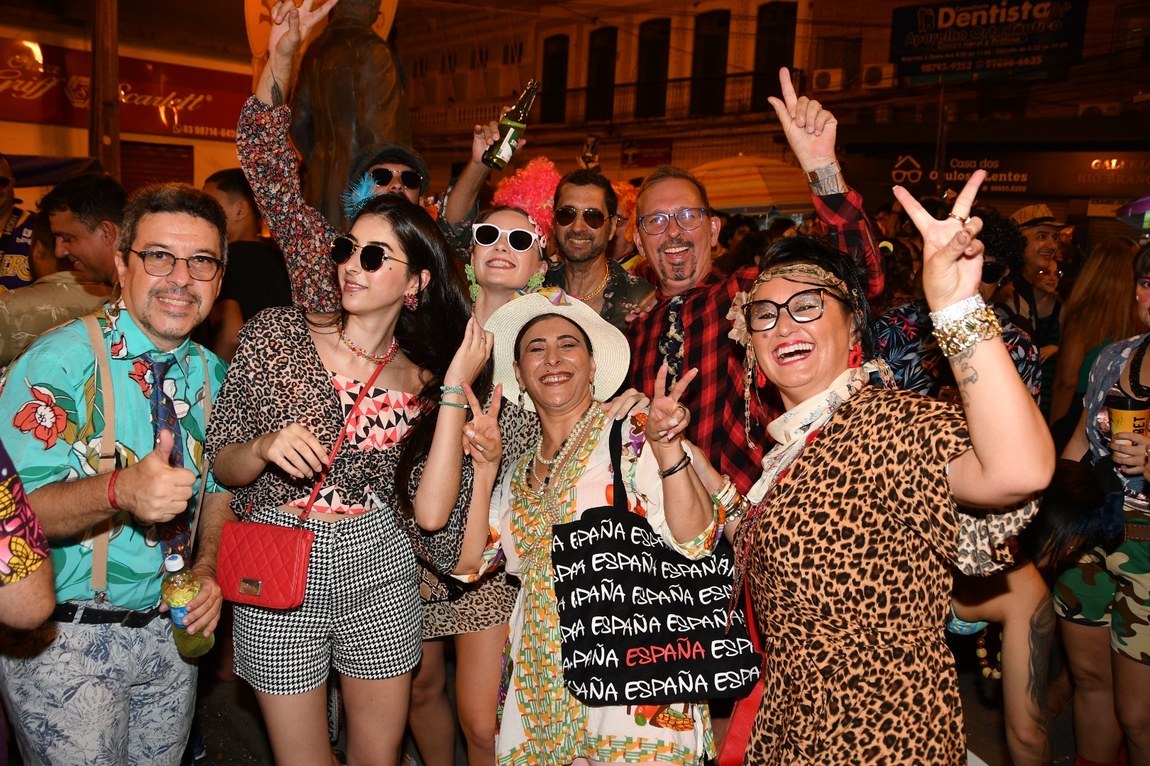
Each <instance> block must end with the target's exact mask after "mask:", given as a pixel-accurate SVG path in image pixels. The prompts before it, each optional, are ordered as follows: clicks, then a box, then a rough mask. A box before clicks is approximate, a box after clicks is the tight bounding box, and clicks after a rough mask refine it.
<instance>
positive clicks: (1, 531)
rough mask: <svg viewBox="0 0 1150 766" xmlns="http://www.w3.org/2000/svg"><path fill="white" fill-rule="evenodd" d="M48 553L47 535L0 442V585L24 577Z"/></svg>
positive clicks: (46, 558) (42, 562)
mask: <svg viewBox="0 0 1150 766" xmlns="http://www.w3.org/2000/svg"><path fill="white" fill-rule="evenodd" d="M48 555H49V551H48V538H47V537H45V536H44V530H43V528H42V527H41V526H40V520H39V519H38V518H36V514H34V513H33V512H32V506H30V505H29V504H28V496H27V495H26V494H25V492H24V485H23V484H22V483H21V482H20V476H19V475H18V474H17V473H16V468H15V467H14V466H13V465H12V459H11V458H10V457H8V452H7V451H6V450H5V449H4V446H3V445H2V444H0V585H11V584H12V583H15V582H19V581H20V580H23V579H24V578H25V577H27V576H28V575H30V574H32V573H33V572H35V571H36V570H37V569H39V568H40V567H41V566H43V564H44V562H45V561H47V560H48Z"/></svg>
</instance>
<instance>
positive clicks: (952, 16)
mask: <svg viewBox="0 0 1150 766" xmlns="http://www.w3.org/2000/svg"><path fill="white" fill-rule="evenodd" d="M1052 6H1053V3H1031V2H1029V0H1027V2H1024V3H1022V4H1021V5H1014V6H1012V5H1010V4H1009V3H1007V2H1005V0H1004V2H1001V3H998V4H997V5H966V6H953V5H940V6H939V7H938V11H937V19H938V22H937V23H938V28H939V29H950V28H951V27H958V28H960V29H965V28H967V27H972V26H973V27H985V26H990V25H992V24H1015V23H1017V22H1020V21H1041V20H1044V19H1048V18H1050V16H1051V7H1052Z"/></svg>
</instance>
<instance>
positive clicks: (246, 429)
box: [207, 195, 487, 766]
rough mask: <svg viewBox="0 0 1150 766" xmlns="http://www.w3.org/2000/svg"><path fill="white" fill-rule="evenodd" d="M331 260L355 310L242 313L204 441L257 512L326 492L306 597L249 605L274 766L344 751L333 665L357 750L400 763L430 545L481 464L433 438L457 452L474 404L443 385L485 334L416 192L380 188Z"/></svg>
mask: <svg viewBox="0 0 1150 766" xmlns="http://www.w3.org/2000/svg"><path fill="white" fill-rule="evenodd" d="M331 257H332V260H333V261H334V262H335V264H336V272H337V275H338V278H339V284H340V287H341V289H342V306H341V309H340V310H339V311H336V312H329V313H323V314H315V313H311V314H307V313H304V311H303V310H302V309H300V308H298V307H285V308H277V309H269V310H267V311H264V312H261V313H260V314H259V315H257V316H256V317H255V318H254V319H253V320H252V321H251V322H249V323H248V324H247V325H245V327H244V329H243V330H242V331H241V334H240V346H239V349H238V351H237V352H236V356H235V359H234V361H233V363H232V366H231V368H230V370H229V374H228V377H227V379H226V380H225V382H224V385H223V387H222V389H221V391H220V395H219V400H218V402H217V404H216V409H215V417H214V418H213V421H212V427H211V429H210V430H209V434H208V446H207V449H208V452H209V454H210V455H212V458H213V459H214V468H215V471H216V473H217V476H218V477H219V479H220V481H221V482H223V483H225V484H227V485H229V486H231V487H234V488H235V495H234V503H233V510H235V511H236V513H237V514H238V515H240V516H243V517H246V518H251V519H253V520H255V521H259V522H263V523H266V524H275V525H279V526H293V525H295V524H297V523H298V520H297V517H298V516H299V515H300V513H301V510H302V509H303V508H304V507H305V506H306V505H307V504H308V498H309V495H310V494H312V493H313V486H314V485H315V484H316V483H317V480H318V483H319V486H320V491H319V494H318V499H317V500H316V502H315V504H314V505H313V506H312V511H311V514H310V517H309V518H308V519H307V521H306V522H304V526H305V527H306V528H308V529H311V530H312V531H314V532H315V534H316V540H315V543H314V545H313V547H312V556H311V563H310V565H309V569H308V575H307V577H308V582H307V591H306V595H305V599H304V603H303V605H302V606H301V607H299V608H298V609H293V610H286V611H275V610H267V609H262V608H259V607H247V606H242V605H236V607H235V666H236V672H237V674H238V675H240V676H241V677H242V678H244V679H245V680H246V681H248V682H249V683H250V684H251V685H252V687H253V688H254V689H255V690H256V697H257V699H258V701H259V704H260V708H261V711H262V712H263V716H264V720H265V722H266V724H267V729H268V734H269V737H270V739H271V743H272V750H273V753H274V755H275V759H276V762H277V763H278V764H281V765H282V764H300V766H304V765H306V766H314V764H319V763H328V762H330V761H331V760H332V753H331V748H330V744H329V742H328V724H327V695H326V686H325V682H326V681H327V679H328V675H329V672H330V669H331V668H332V667H334V668H335V670H336V672H337V673H338V674H339V677H340V681H341V688H342V693H343V701H344V709H345V714H346V721H347V731H348V762H349V763H369V762H370V763H389V764H394V763H397V762H398V759H399V751H400V746H401V742H402V739H403V734H404V727H405V723H406V721H407V712H408V702H409V696H410V690H411V679H412V673H413V670H414V668H415V666H416V664H417V663H418V662H419V660H420V654H421V649H422V638H423V633H422V614H421V603H420V594H419V590H418V587H417V584H418V581H417V570H416V556H417V555H418V556H419V557H420V558H421V559H423V560H427V561H431V562H432V564H433V565H435V566H437V567H439V568H441V569H442V570H443V571H450V569H451V568H452V567H454V565H455V564H454V562H455V560H456V559H457V558H458V555H459V546H460V544H461V535H462V526H461V524H462V522H463V511H464V509H465V508H466V504H467V503H468V502H469V496H470V487H471V476H470V471H471V469H470V466H469V465H467V464H464V463H463V461H462V460H461V459H454V460H453V459H451V456H450V455H447V456H446V457H444V456H443V455H441V452H442V450H439V451H437V449H436V447H435V445H434V444H433V437H434V436H435V435H436V434H437V433H439V432H440V431H442V430H444V429H446V430H447V431H448V432H450V433H452V434H454V435H456V436H455V438H454V441H455V444H454V445H452V446H453V447H454V448H455V450H456V451H457V450H458V436H457V434H458V433H459V430H460V429H461V428H462V427H463V423H464V421H465V420H466V414H467V411H466V410H465V409H461V408H459V407H457V406H446V407H440V404H441V403H442V402H443V401H444V393H443V391H444V389H443V388H442V387H443V386H445V385H447V381H455V384H458V383H459V382H462V381H467V382H470V381H472V380H474V379H475V378H476V376H477V375H478V374H479V372H480V370H481V369H482V368H483V365H484V362H485V359H486V353H487V352H486V350H485V349H484V343H485V342H486V336H485V335H484V334H483V333H482V332H481V331H480V330H479V327H478V325H477V324H476V323H475V322H474V320H469V319H468V316H469V314H470V307H469V305H468V303H467V299H466V296H465V294H464V291H463V285H462V281H461V280H460V279H459V278H458V276H457V274H456V272H455V270H454V268H453V266H452V264H451V263H450V259H451V255H450V251H449V246H448V244H447V242H446V240H445V239H444V238H443V236H442V234H441V233H440V232H439V230H438V229H437V228H436V226H435V224H434V223H433V222H432V220H431V218H430V217H429V216H427V215H426V213H425V212H424V211H423V210H421V209H420V208H419V207H417V206H416V205H413V204H412V203H410V202H408V201H407V200H405V199H402V198H399V197H395V196H391V195H386V196H382V197H377V198H375V199H372V200H370V201H369V202H368V203H367V204H366V205H365V206H364V208H363V210H362V211H361V212H360V214H359V215H358V216H357V217H356V219H355V222H354V223H353V225H352V227H351V231H350V232H349V233H348V234H347V235H346V236H344V237H339V238H337V239H336V241H335V243H334V245H333V246H332V249H331ZM431 338H434V339H436V341H437V342H428V339H431ZM460 347H462V350H461V351H460V352H459V353H456V349H457V348H460ZM365 386H366V387H367V389H368V390H367V392H366V394H365V396H364V398H363V400H362V402H361V403H360V406H359V407H355V402H356V400H357V397H358V396H359V394H360V393H361V391H362V390H363V388H364V387H365ZM353 409H354V410H355V411H354V412H352V410H353ZM341 430H343V432H344V433H345V435H346V438H345V440H344V442H343V444H342V447H341V448H340V450H339V452H338V454H337V456H336V457H335V460H334V462H333V463H332V467H331V469H330V471H329V472H327V473H326V474H325V473H324V469H325V466H326V464H327V462H328V460H329V452H330V450H331V449H332V445H333V444H334V443H335V441H336V437H337V435H338V434H339V433H340V432H341ZM442 441H443V440H442V439H441V440H440V442H442ZM425 465H426V469H425V468H424V466H425ZM421 479H426V481H423V480H421ZM461 487H462V488H463V489H462V490H461V489H460V488H461ZM417 527H418V529H417ZM435 530H440V531H438V532H435ZM433 532H434V534H433ZM413 548H414V549H415V550H413ZM440 736H441V737H442V733H441V735H440Z"/></svg>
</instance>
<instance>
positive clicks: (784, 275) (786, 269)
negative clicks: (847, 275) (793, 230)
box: [751, 263, 850, 298]
mask: <svg viewBox="0 0 1150 766" xmlns="http://www.w3.org/2000/svg"><path fill="white" fill-rule="evenodd" d="M772 279H789V280H790V281H791V282H798V283H800V284H804V285H814V286H816V287H833V288H834V289H835V290H838V292H839V293H840V294H841V295H842V297H843V298H846V297H848V296H849V295H850V290H848V289H847V283H846V282H844V281H842V280H841V279H839V278H838V277H836V276H835V275H834V274H832V273H830V272H829V271H827V270H826V269H824V268H822V267H821V266H816V265H815V264H813V263H787V264H783V265H781V266H772V267H770V268H768V269H766V270H765V271H763V272H762V273H761V274H759V277H758V279H756V280H755V284H754V286H753V287H751V294H752V295H754V293H755V290H757V289H758V288H759V286H760V285H762V284H764V283H766V282H770V281H771V280H772Z"/></svg>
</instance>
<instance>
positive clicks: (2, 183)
mask: <svg viewBox="0 0 1150 766" xmlns="http://www.w3.org/2000/svg"><path fill="white" fill-rule="evenodd" d="M12 183H13V180H12V179H11V178H5V177H4V176H0V189H7V188H8V187H9V186H11V185H12Z"/></svg>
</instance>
